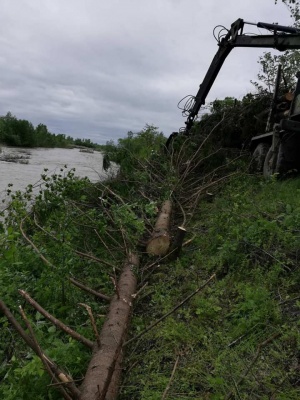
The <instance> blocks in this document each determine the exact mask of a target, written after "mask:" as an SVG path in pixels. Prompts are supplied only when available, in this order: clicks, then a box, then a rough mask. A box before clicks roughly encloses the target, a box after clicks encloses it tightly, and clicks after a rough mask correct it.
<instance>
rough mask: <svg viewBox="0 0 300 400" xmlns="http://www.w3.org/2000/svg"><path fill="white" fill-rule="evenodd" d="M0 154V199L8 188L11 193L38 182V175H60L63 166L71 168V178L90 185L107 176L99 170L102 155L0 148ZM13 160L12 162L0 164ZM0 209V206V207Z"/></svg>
mask: <svg viewBox="0 0 300 400" xmlns="http://www.w3.org/2000/svg"><path fill="white" fill-rule="evenodd" d="M1 150H2V151H1V153H0V199H1V200H2V199H5V198H6V190H7V188H8V184H12V185H13V186H12V187H11V188H10V189H11V190H12V191H16V190H24V189H25V188H26V186H27V185H28V184H32V185H35V184H37V183H38V182H39V180H40V178H41V174H43V173H45V172H44V168H47V169H48V172H47V174H49V175H53V174H55V173H60V168H62V167H64V166H65V165H67V168H68V170H69V169H71V168H75V169H76V170H75V175H77V176H79V177H85V176H87V177H88V178H89V179H90V181H92V182H97V181H99V180H104V179H105V178H106V177H107V174H106V173H105V172H104V171H103V169H102V154H101V153H99V152H97V151H95V152H94V153H86V152H82V151H80V150H79V149H77V148H76V149H56V148H55V149H44V148H35V149H25V148H20V147H4V146H1ZM3 159H14V161H15V162H8V161H1V160H3ZM0 208H1V206H0Z"/></svg>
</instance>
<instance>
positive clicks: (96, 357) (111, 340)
mask: <svg viewBox="0 0 300 400" xmlns="http://www.w3.org/2000/svg"><path fill="white" fill-rule="evenodd" d="M138 265H139V260H138V257H137V256H136V255H130V256H129V257H128V260H127V262H126V263H125V264H124V267H123V271H122V273H121V275H120V278H119V282H118V286H117V290H116V292H117V293H116V294H115V295H114V296H113V298H112V301H111V303H110V307H109V312H108V316H107V319H106V321H105V322H104V325H103V327H102V330H101V334H100V346H98V347H97V348H96V350H95V351H94V354H93V356H92V359H91V361H90V363H89V366H88V369H87V372H86V375H85V378H84V381H83V383H82V386H81V397H80V400H114V399H116V397H117V395H118V389H119V380H120V375H121V363H122V358H123V351H122V345H123V342H124V340H125V336H126V330H127V326H128V323H129V319H130V314H131V308H132V300H133V297H132V295H133V294H134V293H135V291H136V278H135V275H134V269H136V268H137V267H138Z"/></svg>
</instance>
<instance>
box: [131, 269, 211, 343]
mask: <svg viewBox="0 0 300 400" xmlns="http://www.w3.org/2000/svg"><path fill="white" fill-rule="evenodd" d="M215 277H216V274H213V275H212V276H211V277H210V278H209V279H208V280H207V281H206V282H205V283H204V284H203V285H202V286H200V287H198V289H196V290H195V291H194V292H193V293H191V294H190V295H188V296H187V297H186V298H185V299H184V300H182V301H181V302H180V303H179V304H177V305H176V306H175V307H174V308H172V310H171V311H169V312H167V314H165V315H163V316H162V317H161V318H159V319H158V320H157V321H155V322H153V324H151V325H150V326H148V328H146V329H145V330H144V331H143V332H141V333H140V334H138V335H137V336H135V337H133V338H131V339H130V340H128V341H127V342H126V343H124V346H127V345H128V344H129V343H131V342H134V341H136V340H137V339H139V338H140V337H141V336H143V335H145V333H147V332H149V331H151V329H153V328H154V327H155V326H156V325H158V324H159V323H160V322H162V321H163V320H165V319H166V318H167V317H168V316H169V315H171V314H173V313H174V312H175V311H176V310H178V308H180V307H182V306H183V305H184V304H185V303H186V302H187V301H189V300H190V299H191V298H192V297H193V296H195V295H196V294H197V293H199V292H200V291H201V290H202V289H204V288H205V286H207V285H208V284H209V283H210V281H212V280H213V279H214V278H215Z"/></svg>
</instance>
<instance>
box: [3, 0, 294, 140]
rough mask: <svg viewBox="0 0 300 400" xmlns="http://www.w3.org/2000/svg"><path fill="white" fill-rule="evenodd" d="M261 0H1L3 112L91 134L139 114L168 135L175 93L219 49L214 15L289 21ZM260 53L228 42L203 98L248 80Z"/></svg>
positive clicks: (123, 126)
mask: <svg viewBox="0 0 300 400" xmlns="http://www.w3.org/2000/svg"><path fill="white" fill-rule="evenodd" d="M261 3H262V1H261V0H252V1H251V2H250V1H249V2H248V1H247V2H246V1H244V2H241V1H239V0H228V1H226V2H224V1H223V0H211V1H199V0H186V1H183V0H165V1H161V0H152V1H151V2H149V1H147V0H110V1H104V0H85V1H82V0H64V1H59V0H44V1H42V2H37V1H35V0H20V1H18V2H16V1H11V0H3V1H2V5H1V25H0V50H1V51H0V96H1V108H0V114H1V115H3V114H5V113H6V112H7V111H11V112H12V113H13V114H15V115H16V116H17V117H19V118H26V119H28V120H30V121H32V122H33V123H34V124H38V123H40V122H42V123H45V124H46V125H47V126H48V128H49V129H50V130H51V131H52V132H55V133H66V134H69V135H71V136H74V137H88V138H90V139H91V140H93V141H96V142H98V143H104V142H105V141H106V140H109V139H117V138H118V137H121V136H124V135H125V134H126V132H127V131H128V130H133V131H137V130H140V129H142V128H143V127H144V126H145V124H146V123H149V124H154V125H155V126H158V127H159V129H160V130H163V131H164V133H165V134H166V135H169V134H170V133H171V132H172V131H174V130H176V129H178V128H179V127H180V126H182V125H183V124H184V119H183V118H182V117H181V113H180V111H179V110H177V108H176V105H177V102H178V101H179V100H180V99H181V98H182V97H184V96H185V95H186V94H195V93H196V92H197V90H198V86H199V84H200V82H201V81H202V79H203V77H204V74H205V73H206V71H207V68H208V66H209V64H210V61H211V59H212V57H213V56H214V54H215V52H216V51H217V45H216V42H215V40H214V38H213V36H212V29H213V28H214V26H215V25H217V24H222V25H224V26H226V27H229V26H230V24H231V23H232V22H233V21H234V20H236V19H237V18H238V17H241V18H244V19H245V20H251V21H254V22H258V21H259V20H265V21H266V22H279V23H281V24H289V23H290V21H289V15H288V12H287V10H286V9H285V8H284V6H283V5H282V4H278V5H277V6H275V5H274V1H273V0H265V1H264V2H263V4H261ZM253 30H254V31H255V32H258V31H257V29H255V28H253ZM259 54H262V50H245V49H236V50H234V52H233V54H232V55H230V57H229V59H228V60H227V61H226V64H225V65H224V68H223V69H222V71H221V72H220V75H219V77H218V79H217V81H216V83H215V85H214V86H213V88H212V91H211V93H210V95H209V97H208V101H210V100H214V99H215V98H223V97H225V96H236V97H241V96H242V95H244V94H246V93H247V92H248V91H249V90H251V85H250V83H249V81H250V79H255V77H256V74H257V72H258V65H257V63H256V61H257V58H258V55H259Z"/></svg>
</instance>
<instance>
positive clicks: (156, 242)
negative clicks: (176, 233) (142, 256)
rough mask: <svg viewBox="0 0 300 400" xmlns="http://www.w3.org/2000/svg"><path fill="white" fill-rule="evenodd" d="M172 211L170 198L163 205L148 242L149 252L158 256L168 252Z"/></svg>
mask: <svg viewBox="0 0 300 400" xmlns="http://www.w3.org/2000/svg"><path fill="white" fill-rule="evenodd" d="M171 211H172V203H171V201H170V200H166V201H165V202H164V203H163V205H162V209H161V212H160V214H159V216H158V218H157V221H156V224H155V227H154V231H153V233H152V236H151V239H150V240H149V242H148V244H147V249H146V250H147V253H148V254H153V255H156V256H164V255H165V254H167V252H168V249H169V247H170V241H171V240H170V234H169V229H170V217H171Z"/></svg>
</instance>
